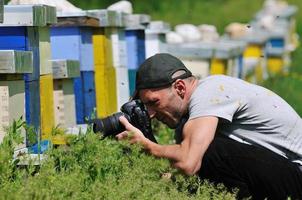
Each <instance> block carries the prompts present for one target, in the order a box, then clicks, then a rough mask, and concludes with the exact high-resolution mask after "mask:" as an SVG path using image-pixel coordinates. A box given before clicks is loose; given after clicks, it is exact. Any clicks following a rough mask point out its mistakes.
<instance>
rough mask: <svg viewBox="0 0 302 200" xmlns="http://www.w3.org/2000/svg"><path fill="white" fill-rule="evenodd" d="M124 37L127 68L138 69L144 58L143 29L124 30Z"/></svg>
mask: <svg viewBox="0 0 302 200" xmlns="http://www.w3.org/2000/svg"><path fill="white" fill-rule="evenodd" d="M125 37H126V45H127V53H128V54H127V55H128V57H127V58H128V59H127V60H128V69H138V67H139V65H140V64H141V63H143V61H144V60H145V59H146V54H145V51H146V49H145V31H144V30H126V32H125Z"/></svg>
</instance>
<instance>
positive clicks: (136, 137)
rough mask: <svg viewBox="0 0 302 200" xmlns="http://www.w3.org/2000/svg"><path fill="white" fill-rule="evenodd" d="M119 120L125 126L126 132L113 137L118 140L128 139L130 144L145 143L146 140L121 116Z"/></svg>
mask: <svg viewBox="0 0 302 200" xmlns="http://www.w3.org/2000/svg"><path fill="white" fill-rule="evenodd" d="M119 120H120V122H121V123H122V124H123V125H124V126H125V129H126V130H125V131H123V132H121V133H120V134H118V135H116V136H115V137H116V138H117V139H118V140H123V139H129V141H130V143H131V144H134V143H140V144H142V145H144V144H145V143H146V142H147V140H148V139H147V138H146V137H145V136H144V134H143V133H142V132H141V131H140V130H139V129H137V128H136V127H134V126H132V124H130V123H129V122H128V120H127V119H126V118H125V117H124V116H121V117H120V118H119Z"/></svg>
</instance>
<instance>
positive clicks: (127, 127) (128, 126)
mask: <svg viewBox="0 0 302 200" xmlns="http://www.w3.org/2000/svg"><path fill="white" fill-rule="evenodd" d="M119 120H120V122H121V123H122V124H123V125H124V126H125V128H126V130H128V131H133V132H136V131H137V130H138V129H137V128H135V127H134V126H133V125H132V124H130V123H129V121H128V120H127V119H126V117H124V116H121V117H120V118H119Z"/></svg>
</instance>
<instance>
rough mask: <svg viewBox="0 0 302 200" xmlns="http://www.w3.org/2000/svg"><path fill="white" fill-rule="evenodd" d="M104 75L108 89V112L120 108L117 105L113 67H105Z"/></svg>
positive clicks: (113, 111) (110, 112)
mask: <svg viewBox="0 0 302 200" xmlns="http://www.w3.org/2000/svg"><path fill="white" fill-rule="evenodd" d="M105 77H106V79H107V81H106V82H105V84H106V88H107V89H108V102H109V106H108V112H109V114H112V113H115V112H117V111H118V110H119V109H120V108H118V107H117V101H116V99H117V92H116V88H117V84H116V72H115V68H114V67H109V68H106V71H105Z"/></svg>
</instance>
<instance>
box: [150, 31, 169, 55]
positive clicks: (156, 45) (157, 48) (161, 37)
mask: <svg viewBox="0 0 302 200" xmlns="http://www.w3.org/2000/svg"><path fill="white" fill-rule="evenodd" d="M165 41H166V37H165V34H162V33H160V34H157V33H147V32H146V43H145V44H146V58H149V57H151V56H153V55H155V54H157V53H160V52H161V51H162V47H163V44H164V43H165Z"/></svg>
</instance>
